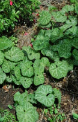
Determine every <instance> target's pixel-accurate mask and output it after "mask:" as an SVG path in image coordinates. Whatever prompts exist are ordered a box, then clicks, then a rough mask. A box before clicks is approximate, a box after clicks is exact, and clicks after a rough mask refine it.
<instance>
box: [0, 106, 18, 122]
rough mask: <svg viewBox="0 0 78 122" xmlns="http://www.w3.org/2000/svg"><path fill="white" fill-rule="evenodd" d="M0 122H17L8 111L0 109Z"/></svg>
mask: <svg viewBox="0 0 78 122" xmlns="http://www.w3.org/2000/svg"><path fill="white" fill-rule="evenodd" d="M0 122H17V121H16V118H15V116H14V115H13V114H12V113H10V112H9V111H8V110H3V109H1V108H0Z"/></svg>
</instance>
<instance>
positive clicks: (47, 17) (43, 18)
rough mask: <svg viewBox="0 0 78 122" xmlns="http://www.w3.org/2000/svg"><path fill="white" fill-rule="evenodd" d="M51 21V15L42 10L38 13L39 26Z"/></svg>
mask: <svg viewBox="0 0 78 122" xmlns="http://www.w3.org/2000/svg"><path fill="white" fill-rule="evenodd" d="M50 20H51V14H50V13H49V12H48V11H46V10H44V11H42V12H41V13H40V18H39V23H40V24H41V25H47V24H48V23H49V22H50Z"/></svg>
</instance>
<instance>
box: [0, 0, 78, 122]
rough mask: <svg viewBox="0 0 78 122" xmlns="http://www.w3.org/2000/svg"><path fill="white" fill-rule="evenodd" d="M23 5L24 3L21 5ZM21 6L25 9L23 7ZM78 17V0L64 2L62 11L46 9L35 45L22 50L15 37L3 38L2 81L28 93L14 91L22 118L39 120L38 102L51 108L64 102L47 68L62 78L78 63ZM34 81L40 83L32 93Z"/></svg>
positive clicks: (0, 51) (0, 40)
mask: <svg viewBox="0 0 78 122" xmlns="http://www.w3.org/2000/svg"><path fill="white" fill-rule="evenodd" d="M13 2H14V1H13ZM23 2H25V1H23ZM33 2H35V1H33ZM3 3H4V2H3ZM16 3H17V2H16ZM31 3H32V1H31ZM11 4H12V3H11ZM13 5H15V6H16V4H15V3H14V4H12V5H11V6H10V7H14V6H13ZM19 6H20V4H18V6H17V8H19ZM30 6H31V4H30ZM30 6H29V8H30ZM31 7H32V6H31ZM33 9H34V8H33ZM15 10H18V9H15ZM20 10H22V9H20V8H19V11H20ZM25 10H26V9H25ZM55 10H56V11H55ZM28 13H29V12H28ZM30 15H31V14H30ZM77 17H78V3H77V2H74V4H72V5H66V6H64V7H63V8H62V10H60V11H57V9H56V8H55V7H53V6H52V7H51V6H50V7H49V9H48V11H42V12H41V14H40V18H39V20H38V22H39V26H40V27H41V30H40V32H39V34H38V35H37V36H36V38H34V41H33V48H31V46H28V47H26V46H24V47H22V50H21V49H19V48H18V47H16V46H14V43H13V40H12V41H11V40H9V39H8V38H6V37H2V38H0V84H3V83H12V84H15V85H18V86H22V87H24V89H25V92H24V93H22V94H20V93H19V92H17V93H16V94H15V95H14V101H15V104H16V114H17V119H18V121H19V122H21V121H22V122H36V121H37V120H38V118H39V115H38V112H37V111H36V107H34V104H35V105H36V104H38V103H39V104H42V106H45V107H47V108H49V107H51V106H53V105H54V104H55V100H56V99H57V100H58V106H60V102H61V92H60V91H59V90H58V89H56V88H52V87H51V86H50V85H44V83H45V78H44V72H45V70H46V68H47V71H48V72H49V73H50V74H51V76H52V77H53V78H56V79H60V78H63V77H65V76H66V75H67V73H68V72H69V71H71V70H72V69H73V67H74V66H75V65H78V63H77V62H78V21H77ZM59 23H60V26H59V27H58V26H57V24H59ZM32 84H33V85H34V86H36V88H37V87H38V86H39V87H38V88H37V89H36V91H34V93H32V94H31V93H30V94H28V92H27V91H26V90H27V89H28V88H30V87H31V85H32ZM61 117H62V116H60V118H61ZM61 119H62V118H61ZM61 119H58V120H61ZM50 121H51V120H50Z"/></svg>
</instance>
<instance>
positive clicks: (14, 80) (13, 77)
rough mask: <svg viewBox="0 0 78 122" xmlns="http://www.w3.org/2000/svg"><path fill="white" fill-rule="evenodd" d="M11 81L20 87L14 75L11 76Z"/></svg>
mask: <svg viewBox="0 0 78 122" xmlns="http://www.w3.org/2000/svg"><path fill="white" fill-rule="evenodd" d="M11 78H12V81H13V82H14V84H16V85H21V83H20V81H19V80H17V79H16V77H15V76H14V75H11Z"/></svg>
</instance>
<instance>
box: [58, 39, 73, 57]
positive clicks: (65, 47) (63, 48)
mask: <svg viewBox="0 0 78 122" xmlns="http://www.w3.org/2000/svg"><path fill="white" fill-rule="evenodd" d="M71 43H72V40H69V39H64V40H62V41H61V42H60V44H59V46H58V53H59V56H60V57H64V58H65V59H67V58H69V57H70V56H71V47H72V44H71Z"/></svg>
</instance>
